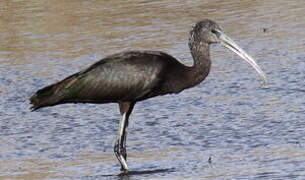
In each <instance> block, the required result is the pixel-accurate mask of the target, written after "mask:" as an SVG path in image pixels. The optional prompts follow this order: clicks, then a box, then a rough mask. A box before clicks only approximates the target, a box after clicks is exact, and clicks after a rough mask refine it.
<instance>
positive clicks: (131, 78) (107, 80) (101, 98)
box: [30, 20, 265, 171]
mask: <svg viewBox="0 0 305 180" xmlns="http://www.w3.org/2000/svg"><path fill="white" fill-rule="evenodd" d="M218 42H220V43H222V44H223V45H224V46H226V47H227V48H229V49H231V50H232V51H233V52H235V53H237V54H238V55H240V56H241V57H242V58H243V59H245V60H246V61H247V62H249V63H250V64H251V65H252V66H253V67H254V68H255V69H256V70H257V71H258V73H259V74H260V75H261V76H262V77H263V78H264V79H265V75H264V73H263V72H262V71H261V69H260V68H259V67H258V65H257V64H256V63H255V61H254V60H253V59H252V58H251V57H250V56H249V55H247V54H246V53H245V52H244V51H243V50H242V49H240V48H239V47H238V46H237V45H236V44H235V43H234V42H233V41H232V40H231V39H230V38H229V37H228V36H226V35H225V34H224V33H223V32H222V30H221V28H220V27H219V25H218V24H216V23H215V22H213V21H211V20H203V21H200V22H198V23H197V24H196V25H195V26H194V27H193V29H192V30H191V32H190V38H189V47H190V50H191V53H192V57H193V59H194V65H193V66H191V67H189V66H185V65H183V64H182V63H180V62H179V61H178V60H176V59H175V58H174V57H172V56H170V55H168V54H166V53H164V52H160V51H128V52H122V53H118V54H114V55H111V56H108V57H106V58H104V59H102V60H100V61H98V62H97V63H95V64H93V65H92V66H90V67H89V68H87V69H86V70H84V71H81V72H78V73H76V74H73V75H71V76H69V77H67V78H65V79H64V80H62V81H60V82H57V83H55V84H53V85H50V86H47V87H45V88H43V89H41V90H39V91H37V92H36V93H35V94H34V95H33V96H32V97H31V99H30V100H31V104H33V106H32V109H33V110H37V109H39V108H42V107H46V106H54V105H57V104H64V103H118V104H119V106H120V112H121V115H122V116H123V118H122V121H121V123H120V128H119V136H118V138H117V141H116V144H115V147H114V151H115V154H116V156H117V158H118V160H119V162H120V163H121V166H122V170H125V171H127V170H128V167H127V163H126V159H127V152H126V128H127V126H128V118H129V115H130V114H131V112H132V110H133V107H134V105H135V103H136V102H137V101H141V100H144V99H147V98H151V97H154V96H158V95H164V94H169V93H179V92H181V91H182V90H184V89H186V88H190V87H192V86H195V85H196V84H198V83H200V82H201V81H203V80H204V79H205V77H206V76H207V75H208V73H209V71H210V67H211V61H210V55H209V45H210V44H211V43H218Z"/></svg>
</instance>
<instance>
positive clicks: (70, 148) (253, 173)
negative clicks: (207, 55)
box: [0, 0, 305, 180]
mask: <svg viewBox="0 0 305 180" xmlns="http://www.w3.org/2000/svg"><path fill="white" fill-rule="evenodd" d="M304 12H305V2H304V1H302V0H291V1H284V0H267V1H264V0H254V1H253V0H234V1H220V0H217V1H215V0H207V1H201V0H194V1H182V0H174V1H148V0H135V1H129V0H128V1H123V0H118V1H106V0H105V1H68V0H63V1H56V2H55V1H48V0H42V1H38V0H28V1H23V0H19V1H8V0H1V1H0V179H31V180H32V179H305V98H304V94H305V16H304ZM205 18H210V19H213V20H215V21H216V22H218V23H219V24H220V25H221V26H222V27H223V29H224V31H225V32H226V33H227V34H228V35H230V36H231V37H232V38H233V39H235V40H236V42H237V43H238V44H239V45H240V46H241V47H243V48H244V49H245V50H246V51H247V52H248V53H249V54H251V55H253V56H254V57H255V59H256V60H257V62H258V63H259V65H260V66H261V67H262V69H263V70H264V71H265V72H266V74H267V76H268V79H269V86H268V87H264V86H263V83H262V81H261V80H260V79H259V77H258V76H257V74H256V73H255V71H254V70H253V69H252V68H251V67H250V66H249V65H248V64H246V63H245V62H243V61H242V60H241V59H240V58H239V57H238V56H236V55H234V54H233V53H232V52H230V51H228V50H226V49H225V48H223V47H222V46H221V45H213V47H212V48H211V50H212V58H213V65H212V70H211V73H210V74H209V76H208V78H207V79H206V80H205V81H204V82H203V83H201V84H199V85H198V86H196V87H194V88H191V89H188V90H185V91H183V92H182V93H180V94H178V95H167V96H162V97H157V98H154V99H150V100H146V101H143V102H139V103H137V104H136V107H135V109H134V111H133V114H132V117H131V122H130V125H129V129H128V132H129V134H128V140H127V146H128V153H129V158H128V163H129V166H130V169H131V170H133V171H138V172H143V173H138V174H134V175H129V176H117V175H118V174H119V173H120V166H119V164H118V162H117V160H116V158H115V156H114V154H113V145H114V140H115V137H116V135H117V128H118V123H119V120H120V116H119V110H118V107H117V105H116V104H103V105H92V104H66V105H58V106H55V107H48V108H44V109H41V110H39V111H36V112H30V110H29V107H30V105H29V101H28V99H29V97H30V96H31V95H32V94H33V93H34V92H35V91H37V90H38V89H40V88H42V87H44V86H46V85H49V84H51V83H54V82H56V81H58V80H61V79H63V78H64V77H66V76H68V75H70V74H72V73H75V72H77V71H79V70H82V69H84V68H85V67H88V66H89V65H91V64H93V63H94V62H96V61H97V60H99V59H101V58H102V57H105V56H106V55H109V54H112V53H115V52H119V51H123V50H135V49H139V50H140V49H150V50H162V51H165V52H168V53H170V54H172V55H173V56H175V57H177V58H178V59H180V60H181V61H182V62H184V63H185V64H188V65H191V64H192V60H191V55H190V53H189V49H188V46H187V40H188V31H189V30H190V28H191V27H192V25H193V24H194V23H195V22H197V21H199V20H202V19H205ZM146 171H147V173H145V172H146Z"/></svg>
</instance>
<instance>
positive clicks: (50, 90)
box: [30, 84, 59, 111]
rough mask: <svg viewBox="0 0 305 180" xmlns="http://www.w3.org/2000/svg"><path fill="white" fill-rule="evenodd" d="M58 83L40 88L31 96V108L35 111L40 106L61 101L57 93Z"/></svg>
mask: <svg viewBox="0 0 305 180" xmlns="http://www.w3.org/2000/svg"><path fill="white" fill-rule="evenodd" d="M57 86H58V84H52V85H50V86H47V87H45V88H42V89H40V90H38V91H37V92H36V93H35V94H34V95H33V96H32V97H31V98H30V101H31V104H32V107H31V110H32V111H35V110H37V109H39V108H42V107H45V106H52V105H55V104H56V103H57V102H58V101H59V97H58V95H57V94H56V90H57V89H58V88H57Z"/></svg>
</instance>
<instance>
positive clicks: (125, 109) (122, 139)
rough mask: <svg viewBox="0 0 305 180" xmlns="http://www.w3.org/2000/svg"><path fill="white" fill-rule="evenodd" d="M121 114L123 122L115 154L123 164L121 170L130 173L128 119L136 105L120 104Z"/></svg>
mask: <svg viewBox="0 0 305 180" xmlns="http://www.w3.org/2000/svg"><path fill="white" fill-rule="evenodd" d="M119 106H120V112H121V115H122V120H121V122H120V125H119V131H118V137H117V140H116V142H115V145H114V153H115V155H116V157H117V159H118V160H119V162H120V164H121V170H123V171H128V166H127V163H126V160H127V151H126V137H127V126H128V119H129V116H130V114H131V112H132V109H133V107H134V103H130V102H120V103H119Z"/></svg>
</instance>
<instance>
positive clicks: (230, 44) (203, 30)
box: [190, 19, 267, 84]
mask: <svg viewBox="0 0 305 180" xmlns="http://www.w3.org/2000/svg"><path fill="white" fill-rule="evenodd" d="M198 43H199V44H200V43H206V44H212V43H221V44H222V45H223V46H225V47H226V48H228V49H230V50H231V51H233V52H234V53H236V54H237V55H239V56H240V57H241V58H242V59H244V60H245V61H247V62H248V63H249V64H250V65H251V66H252V67H253V68H254V69H255V70H256V71H257V72H258V74H259V75H260V77H261V78H262V79H263V80H264V82H265V84H267V78H266V75H265V73H264V72H263V71H262V70H261V68H260V67H259V66H258V65H257V63H256V62H255V60H254V59H253V58H252V57H251V56H250V55H248V54H247V53H246V52H245V51H244V50H243V49H242V48H240V47H239V46H238V45H237V44H236V43H235V42H234V41H233V40H232V39H231V38H230V37H229V36H227V35H226V34H225V33H224V32H223V30H222V29H221V27H220V26H219V25H218V24H217V23H216V22H214V21H212V20H209V19H206V20H202V21H199V22H198V23H196V24H195V25H194V26H193V29H192V30H191V32H190V46H192V44H193V45H195V46H196V45H197V46H198V45H199V44H198Z"/></svg>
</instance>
